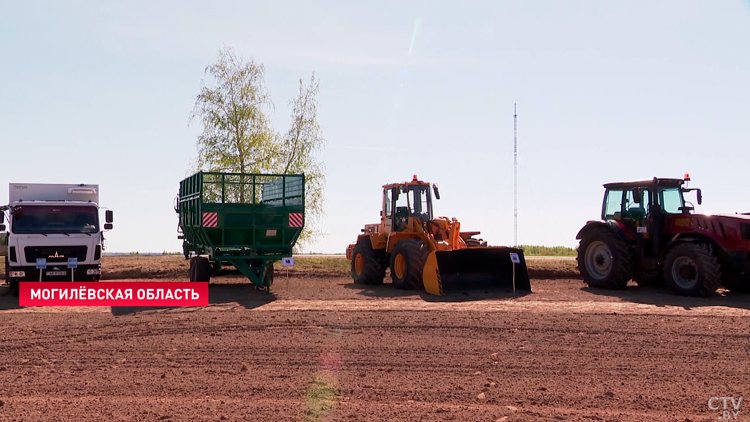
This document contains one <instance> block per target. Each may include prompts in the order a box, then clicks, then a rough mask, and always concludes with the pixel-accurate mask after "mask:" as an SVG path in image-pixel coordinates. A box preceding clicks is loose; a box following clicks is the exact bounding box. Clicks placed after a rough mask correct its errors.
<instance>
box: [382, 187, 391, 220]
mask: <svg viewBox="0 0 750 422" xmlns="http://www.w3.org/2000/svg"><path fill="white" fill-rule="evenodd" d="M383 196H384V198H383V201H384V202H385V203H384V204H383V209H384V210H385V216H386V217H391V216H392V215H393V195H392V194H391V190H390V189H386V190H385V192H384V195H383Z"/></svg>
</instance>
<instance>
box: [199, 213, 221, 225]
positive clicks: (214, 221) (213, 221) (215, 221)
mask: <svg viewBox="0 0 750 422" xmlns="http://www.w3.org/2000/svg"><path fill="white" fill-rule="evenodd" d="M218 225H219V214H218V213H215V212H204V213H203V227H216V226H218Z"/></svg>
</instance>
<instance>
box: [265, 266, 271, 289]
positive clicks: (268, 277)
mask: <svg viewBox="0 0 750 422" xmlns="http://www.w3.org/2000/svg"><path fill="white" fill-rule="evenodd" d="M263 281H264V282H265V283H264V284H265V285H266V287H268V288H271V286H273V264H271V265H269V266H268V268H266V277H265V279H264V280H263Z"/></svg>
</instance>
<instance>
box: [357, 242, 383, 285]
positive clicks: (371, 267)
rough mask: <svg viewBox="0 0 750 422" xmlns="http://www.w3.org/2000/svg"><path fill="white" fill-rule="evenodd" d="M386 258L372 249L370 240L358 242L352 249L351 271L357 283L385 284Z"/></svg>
mask: <svg viewBox="0 0 750 422" xmlns="http://www.w3.org/2000/svg"><path fill="white" fill-rule="evenodd" d="M383 261H384V260H383V259H382V258H381V257H380V253H378V252H376V251H375V250H374V249H372V242H370V241H369V240H365V241H361V242H358V243H357V245H356V246H355V247H354V250H352V264H351V272H352V278H353V279H354V282H355V283H356V284H367V285H376V284H383V279H384V278H385V265H384V262H383Z"/></svg>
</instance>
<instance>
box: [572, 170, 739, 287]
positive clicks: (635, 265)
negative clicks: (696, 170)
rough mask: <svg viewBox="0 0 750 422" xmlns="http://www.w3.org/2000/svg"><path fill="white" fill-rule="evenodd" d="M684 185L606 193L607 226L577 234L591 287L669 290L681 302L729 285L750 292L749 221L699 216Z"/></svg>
mask: <svg viewBox="0 0 750 422" xmlns="http://www.w3.org/2000/svg"><path fill="white" fill-rule="evenodd" d="M689 181H690V176H689V175H685V178H684V179H658V178H654V179H653V180H644V181H636V182H619V183H607V184H605V185H604V188H605V189H606V192H605V194H604V204H603V205H602V219H601V220H597V221H588V222H587V223H586V225H585V226H584V227H583V228H582V229H581V230H580V231H579V232H578V234H577V235H576V239H580V241H581V243H580V246H579V247H578V269H579V271H580V272H581V275H582V276H583V280H584V282H585V283H586V284H588V285H589V286H590V287H598V288H604V289H622V288H624V287H625V286H626V285H627V283H628V281H629V280H630V279H633V280H634V281H635V282H636V283H638V284H639V285H659V284H664V283H666V285H667V287H669V288H670V289H671V290H672V291H674V292H675V293H677V294H680V295H687V296H706V295H709V294H711V293H713V292H715V291H716V289H717V288H718V287H719V285H721V284H722V283H723V285H724V287H726V288H727V289H729V290H731V291H732V292H742V293H747V292H750V213H746V214H729V215H704V214H695V213H694V209H695V207H694V206H693V205H692V204H691V203H690V202H687V201H685V198H684V194H685V193H687V192H691V191H696V194H697V202H698V204H700V203H701V202H702V195H701V190H700V189H694V188H687V182H689Z"/></svg>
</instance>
